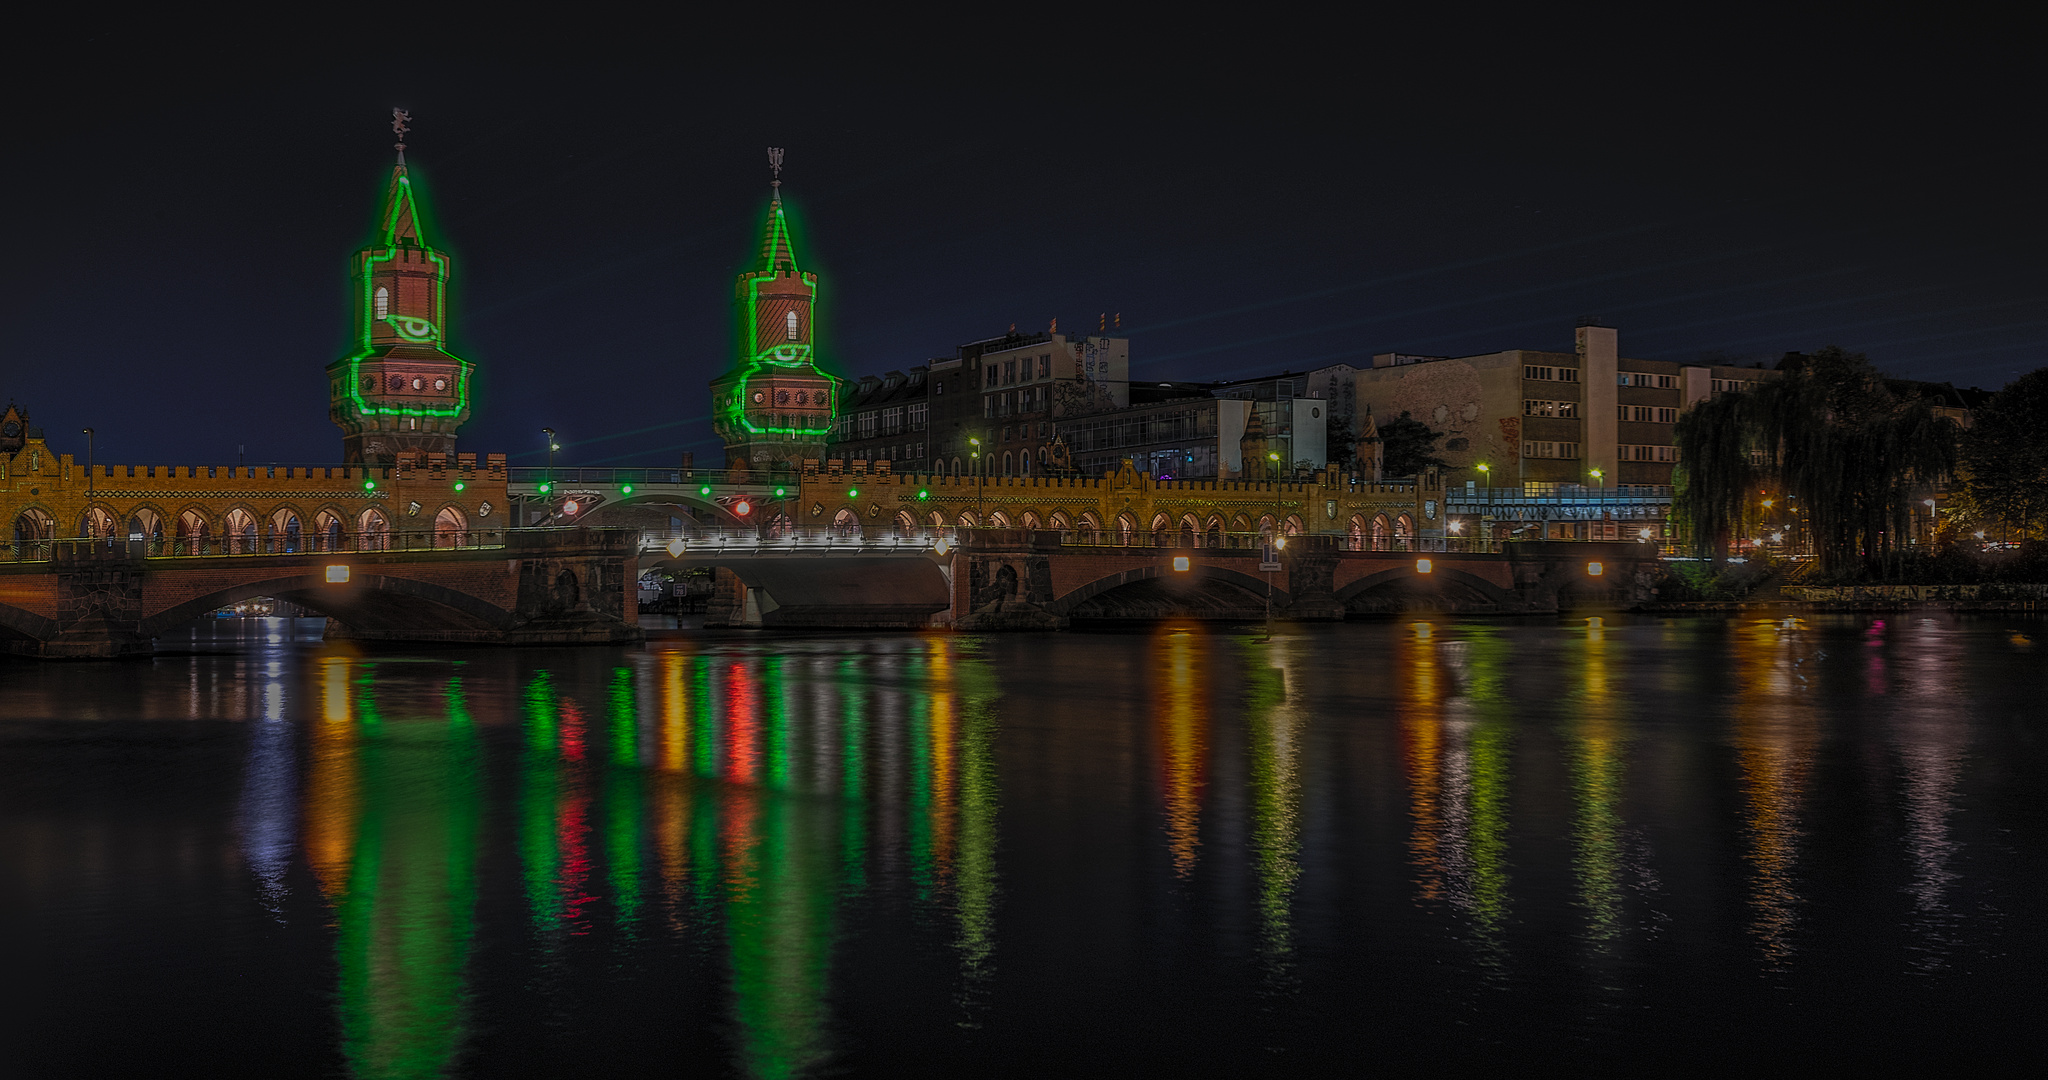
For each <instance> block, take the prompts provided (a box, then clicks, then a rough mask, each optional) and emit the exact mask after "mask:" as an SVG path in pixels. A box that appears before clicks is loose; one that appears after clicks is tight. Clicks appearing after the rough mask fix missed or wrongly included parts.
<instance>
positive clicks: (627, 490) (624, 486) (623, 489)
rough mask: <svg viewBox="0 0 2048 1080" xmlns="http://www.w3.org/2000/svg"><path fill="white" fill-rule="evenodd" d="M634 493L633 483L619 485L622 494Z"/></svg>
mask: <svg viewBox="0 0 2048 1080" xmlns="http://www.w3.org/2000/svg"><path fill="white" fill-rule="evenodd" d="M632 493H633V485H631V484H620V485H619V494H621V495H631V494H632Z"/></svg>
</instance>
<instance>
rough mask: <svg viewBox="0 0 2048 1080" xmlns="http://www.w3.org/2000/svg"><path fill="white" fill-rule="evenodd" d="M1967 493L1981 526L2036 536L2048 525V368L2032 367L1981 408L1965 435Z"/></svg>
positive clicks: (1962, 457) (2025, 536) (2017, 535)
mask: <svg viewBox="0 0 2048 1080" xmlns="http://www.w3.org/2000/svg"><path fill="white" fill-rule="evenodd" d="M1960 465H1961V469H1960V471H1961V473H1962V475H1963V494H1964V499H1965V501H1966V504H1967V507H1968V509H1969V511H1970V512H1971V514H1972V516H1974V517H1975V518H1976V519H1977V522H1978V524H1979V525H1980V526H1984V527H1990V528H1996V529H1998V530H1999V532H2000V534H2001V535H2002V537H2009V538H2011V539H2016V540H2018V539H2035V538H2039V537H2040V536H2041V534H2042V531H2043V528H2044V527H2048V368H2043V369H2041V370H2039V371H2031V372H2028V373H2027V374H2025V375H2022V376H2020V377H2019V378H2018V379H2015V380H2013V382H2012V384H2011V385H2009V386H2007V387H2006V388H2005V389H2003V390H2000V391H1999V392H1998V393H1996V394H1994V395H1992V398H1991V400H1990V401H1988V402H1986V403H1985V404H1984V406H1983V407H1982V408H1980V409H1977V410H1976V412H1975V415H1974V416H1973V417H1972V423H1971V426H1970V430H1969V431H1968V432H1966V433H1965V434H1964V435H1963V442H1962V451H1961V455H1960Z"/></svg>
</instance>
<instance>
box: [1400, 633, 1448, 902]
mask: <svg viewBox="0 0 2048 1080" xmlns="http://www.w3.org/2000/svg"><path fill="white" fill-rule="evenodd" d="M1419 625H1422V626H1426V625H1427V624H1419ZM1400 642H1401V645H1400V657H1399V660H1398V661H1397V663H1396V665H1395V670H1396V671H1397V672H1398V673H1399V675H1398V677H1399V679H1400V680H1401V681H1400V694H1399V695H1398V696H1397V697H1396V699H1395V704H1394V709H1395V713H1396V715H1397V716H1398V717H1399V718H1400V726H1401V756H1402V761H1403V765H1404V766H1405V768H1406V771H1407V774H1408V816H1409V817H1410V818H1411V819H1412V820H1413V822H1414V831H1413V832H1412V833H1410V834H1409V837H1408V858H1409V862H1411V863H1412V864H1413V865H1414V866H1415V868H1416V870H1417V871H1418V873H1417V874H1416V880H1415V884H1416V892H1417V893H1418V894H1419V895H1420V896H1421V898H1422V899H1424V900H1441V899H1443V898H1444V895H1445V890H1444V862H1443V850H1442V845H1443V836H1444V815H1443V806H1442V803H1441V795H1440V792H1441V791H1442V790H1443V741H1442V740H1443V698H1444V685H1443V672H1442V671H1441V670H1440V669H1439V667H1438V664H1437V651H1436V642H1435V640H1434V635H1433V634H1430V635H1424V634H1423V633H1422V632H1421V630H1419V629H1418V630H1417V631H1416V632H1415V633H1413V634H1407V635H1403V636H1402V637H1401V639H1400Z"/></svg>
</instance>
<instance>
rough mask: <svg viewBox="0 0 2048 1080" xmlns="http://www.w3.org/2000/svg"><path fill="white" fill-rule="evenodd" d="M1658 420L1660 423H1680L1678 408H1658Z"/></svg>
mask: <svg viewBox="0 0 2048 1080" xmlns="http://www.w3.org/2000/svg"><path fill="white" fill-rule="evenodd" d="M1657 422H1658V423H1660V424H1676V423H1678V410H1677V409H1658V410H1657Z"/></svg>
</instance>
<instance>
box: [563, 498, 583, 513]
mask: <svg viewBox="0 0 2048 1080" xmlns="http://www.w3.org/2000/svg"><path fill="white" fill-rule="evenodd" d="M581 509H582V507H580V506H578V505H576V500H574V499H570V500H569V501H568V502H565V503H563V504H562V513H565V514H573V513H575V512H576V511H578V510H581Z"/></svg>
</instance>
